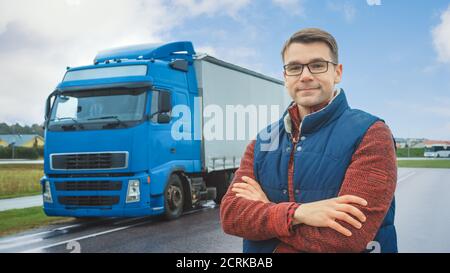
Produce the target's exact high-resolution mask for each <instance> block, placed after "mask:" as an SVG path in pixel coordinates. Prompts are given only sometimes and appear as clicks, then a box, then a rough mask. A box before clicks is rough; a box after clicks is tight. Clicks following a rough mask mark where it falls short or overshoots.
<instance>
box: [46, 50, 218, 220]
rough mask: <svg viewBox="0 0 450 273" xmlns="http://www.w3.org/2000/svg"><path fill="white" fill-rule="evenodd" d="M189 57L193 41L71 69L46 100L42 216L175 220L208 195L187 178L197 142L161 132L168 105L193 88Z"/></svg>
mask: <svg viewBox="0 0 450 273" xmlns="http://www.w3.org/2000/svg"><path fill="white" fill-rule="evenodd" d="M194 54H195V52H194V49H193V46H192V44H191V43H190V42H176V43H170V44H165V45H141V46H132V47H126V48H120V49H114V50H108V51H103V52H100V53H99V54H98V55H97V56H96V57H95V60H94V64H93V65H89V66H83V67H76V68H68V70H67V71H66V73H65V76H64V78H63V80H62V82H61V83H59V85H58V86H57V87H56V90H55V91H54V92H53V93H52V94H51V95H50V96H49V98H48V100H47V106H46V116H45V118H46V121H45V129H46V130H45V139H46V142H45V149H44V151H45V152H44V153H45V154H44V157H45V160H44V173H45V175H44V177H43V178H42V179H41V184H42V187H43V198H44V211H45V213H46V214H47V215H50V216H73V217H93V216H108V217H116V216H120V217H132V216H142V215H157V214H166V216H167V217H168V218H176V217H178V216H179V215H180V214H181V212H182V211H183V210H184V209H189V208H191V207H192V205H193V202H192V195H193V194H194V196H197V195H198V196H200V195H202V194H203V196H208V189H207V188H206V187H205V185H202V186H200V187H197V189H193V187H192V184H193V183H192V181H191V179H190V178H188V177H187V176H186V174H193V173H201V172H202V170H201V162H200V152H199V151H200V140H197V141H196V140H192V141H183V140H177V141H176V140H173V139H172V138H170V137H168V136H170V134H171V127H172V124H173V122H174V119H173V118H172V117H171V110H172V106H173V105H177V104H182V105H186V106H188V107H191V106H192V104H193V102H194V97H195V96H197V95H198V89H197V85H196V80H195V72H194V67H193V55H194ZM194 184H195V183H194ZM195 193H197V194H195ZM213 194H214V191H213V190H211V189H210V191H209V197H214V195H213ZM194 201H196V200H194Z"/></svg>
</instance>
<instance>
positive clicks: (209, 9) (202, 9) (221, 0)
mask: <svg viewBox="0 0 450 273" xmlns="http://www.w3.org/2000/svg"><path fill="white" fill-rule="evenodd" d="M173 2H174V3H173V5H174V7H178V8H181V9H183V10H184V12H186V13H188V14H190V15H191V16H198V15H202V14H206V15H209V16H212V15H215V14H220V13H222V14H226V15H229V16H232V17H234V16H236V15H237V12H239V11H240V10H241V9H242V8H244V7H245V6H247V5H248V4H249V3H250V0H215V1H211V0H174V1H173Z"/></svg>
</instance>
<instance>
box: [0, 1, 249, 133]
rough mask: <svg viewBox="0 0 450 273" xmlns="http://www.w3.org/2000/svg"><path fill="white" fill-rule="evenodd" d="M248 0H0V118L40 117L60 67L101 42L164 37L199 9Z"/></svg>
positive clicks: (88, 58)
mask: <svg viewBox="0 0 450 273" xmlns="http://www.w3.org/2000/svg"><path fill="white" fill-rule="evenodd" d="M248 3H249V0H234V1H232V0H218V1H191V0H173V1H163V0H96V1H89V0H64V1H61V0H40V1H34V0H28V1H27V0H16V1H7V0H0V59H1V60H2V62H1V63H0V101H1V107H0V122H8V123H15V122H20V123H25V124H29V123H41V122H42V121H43V112H44V103H45V99H46V97H47V95H48V94H49V93H50V92H51V91H52V90H53V88H55V86H56V84H57V83H58V82H59V81H60V80H61V78H62V76H63V73H64V70H65V67H66V66H78V65H86V64H90V63H92V61H93V58H94V56H95V54H96V53H97V52H98V51H99V50H101V49H105V48H111V47H118V46H123V45H129V44H139V43H155V42H161V41H167V40H170V39H172V38H171V37H170V34H169V33H170V31H171V30H172V29H173V28H175V27H177V26H179V25H180V24H182V23H183V22H185V21H186V20H188V19H190V18H193V17H196V16H201V15H205V14H206V15H208V16H212V15H217V14H220V15H225V16H237V13H238V12H239V11H240V10H241V9H243V8H245V6H246V5H247V4H248Z"/></svg>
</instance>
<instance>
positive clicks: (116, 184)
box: [55, 180, 122, 191]
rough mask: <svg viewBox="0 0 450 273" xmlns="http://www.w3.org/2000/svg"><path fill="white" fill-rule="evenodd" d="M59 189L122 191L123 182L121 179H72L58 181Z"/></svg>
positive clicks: (57, 188) (57, 186)
mask: <svg viewBox="0 0 450 273" xmlns="http://www.w3.org/2000/svg"><path fill="white" fill-rule="evenodd" d="M55 187H56V190H57V191H120V190H121V189H122V182H120V181H104V180H100V181H70V182H56V183H55Z"/></svg>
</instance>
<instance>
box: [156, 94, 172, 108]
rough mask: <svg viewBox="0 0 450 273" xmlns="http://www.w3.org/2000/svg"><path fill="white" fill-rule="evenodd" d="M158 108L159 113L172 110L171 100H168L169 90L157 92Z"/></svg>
mask: <svg viewBox="0 0 450 273" xmlns="http://www.w3.org/2000/svg"><path fill="white" fill-rule="evenodd" d="M158 109H159V111H158V112H160V113H167V112H170V111H171V110H172V102H171V101H170V93H169V92H161V93H159V98H158Z"/></svg>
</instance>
